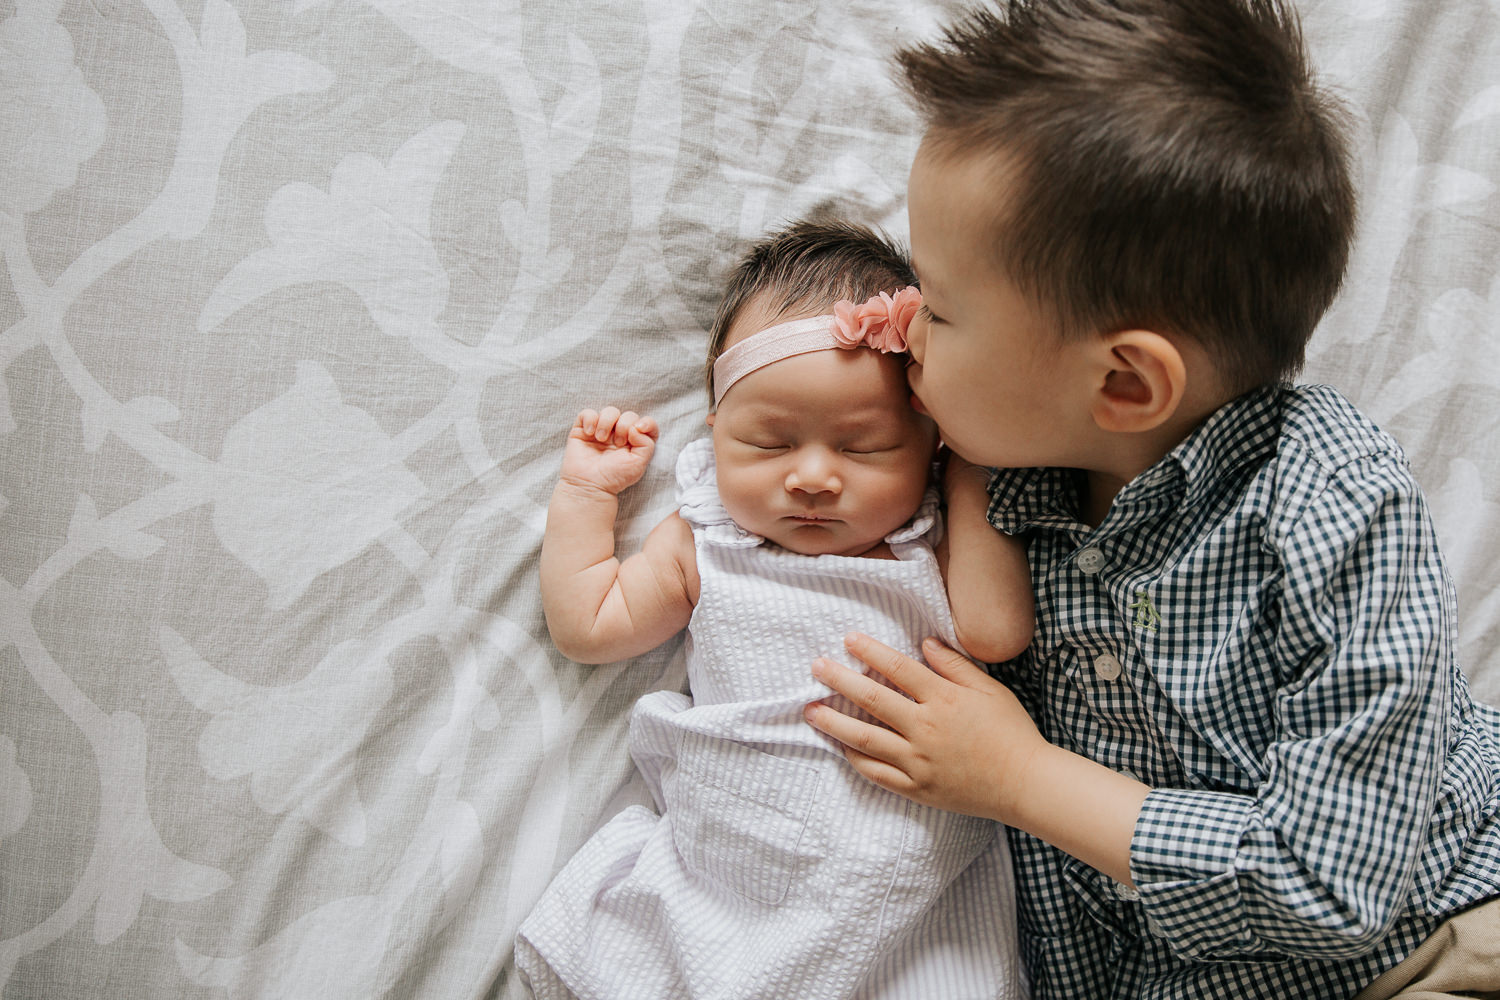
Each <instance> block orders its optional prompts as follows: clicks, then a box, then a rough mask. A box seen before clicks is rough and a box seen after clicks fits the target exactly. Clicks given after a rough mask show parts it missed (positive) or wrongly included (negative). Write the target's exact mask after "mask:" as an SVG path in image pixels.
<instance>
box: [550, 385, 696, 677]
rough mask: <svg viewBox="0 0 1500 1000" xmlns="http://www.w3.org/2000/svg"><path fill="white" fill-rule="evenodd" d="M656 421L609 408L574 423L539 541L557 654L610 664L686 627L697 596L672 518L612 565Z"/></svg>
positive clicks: (687, 535) (687, 547)
mask: <svg viewBox="0 0 1500 1000" xmlns="http://www.w3.org/2000/svg"><path fill="white" fill-rule="evenodd" d="M656 434H657V427H656V421H654V420H652V419H651V418H650V417H639V416H637V415H636V414H634V413H628V412H627V413H621V412H620V411H619V410H618V409H616V408H615V407H612V406H611V407H606V408H605V409H604V410H603V411H602V412H600V413H595V412H594V411H593V410H584V411H583V412H582V413H580V414H579V415H578V418H577V419H576V420H575V421H574V422H573V429H572V430H571V431H570V432H569V433H568V443H567V446H566V448H565V449H564V452H563V464H562V473H561V475H560V476H559V477H558V482H557V486H556V487H555V488H554V489H553V490H552V501H551V503H550V504H548V506H547V529H546V533H545V534H544V535H543V538H542V559H541V578H542V609H543V611H545V612H546V615H547V629H548V631H550V632H551V633H552V641H553V642H554V643H556V644H557V648H558V650H559V652H561V653H562V654H563V655H564V656H566V657H568V658H569V659H570V660H574V661H575V662H578V663H609V662H612V661H614V660H623V659H626V658H628V657H631V656H636V655H638V654H640V653H644V652H646V651H648V650H650V649H654V648H655V647H657V646H659V645H661V644H662V643H663V642H665V641H666V640H667V639H669V638H671V637H672V636H674V635H676V634H677V633H678V632H680V631H682V629H683V628H685V627H686V626H687V623H688V619H689V618H691V617H692V614H693V604H694V603H695V602H696V601H697V597H698V567H697V561H696V559H695V557H694V554H693V537H692V532H691V530H690V529H689V528H688V526H687V525H686V524H685V523H684V522H683V521H682V519H681V518H679V517H678V516H677V515H676V514H675V513H673V514H671V515H669V516H668V517H667V518H666V519H665V520H664V521H662V523H661V524H659V525H657V526H656V527H655V528H654V529H653V530H652V532H651V534H650V535H648V536H647V537H646V541H645V544H644V545H642V547H641V551H640V552H638V553H637V554H635V555H633V556H631V557H630V558H629V559H626V560H625V561H623V562H621V561H620V560H619V559H617V558H616V557H615V515H616V513H617V512H618V510H619V494H620V492H621V491H622V490H624V489H626V488H627V487H629V486H632V485H634V484H635V483H636V482H638V481H639V480H640V478H641V476H642V475H643V474H645V471H646V465H647V464H648V463H649V462H650V461H651V454H652V452H653V451H655V449H656Z"/></svg>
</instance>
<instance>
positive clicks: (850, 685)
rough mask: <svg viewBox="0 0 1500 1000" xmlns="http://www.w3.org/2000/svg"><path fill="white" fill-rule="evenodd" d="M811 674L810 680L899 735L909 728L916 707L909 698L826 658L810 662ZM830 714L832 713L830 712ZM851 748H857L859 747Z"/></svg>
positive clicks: (833, 734) (846, 741) (835, 734)
mask: <svg viewBox="0 0 1500 1000" xmlns="http://www.w3.org/2000/svg"><path fill="white" fill-rule="evenodd" d="M812 673H813V677H815V678H817V679H818V680H819V681H822V682H823V683H824V684H826V685H828V686H829V687H831V688H833V690H834V691H836V692H838V693H839V694H841V695H843V696H844V697H845V698H848V699H849V700H850V701H851V702H853V703H854V704H855V705H856V706H858V707H859V708H862V709H864V710H865V711H866V712H869V713H870V714H871V715H873V716H874V717H875V718H877V719H879V720H880V721H881V722H884V723H885V724H886V725H888V726H890V727H891V728H892V729H894V730H896V731H897V732H898V733H899V732H904V731H905V730H906V729H907V728H909V727H910V725H911V723H912V713H913V712H914V711H915V709H916V703H915V702H913V701H912V700H911V699H909V698H904V697H902V696H901V695H900V694H898V693H897V692H895V691H892V690H891V689H890V688H888V687H886V686H885V685H884V684H880V683H878V682H876V681H873V680H871V679H870V678H868V677H866V676H865V675H864V674H861V673H859V672H858V671H856V670H850V669H849V668H848V667H845V666H843V665H842V664H838V663H835V662H833V661H832V660H829V659H827V658H825V657H819V658H818V659H816V660H814V661H813V671H812ZM830 711H832V710H831V709H830ZM835 714H842V713H835ZM845 718H847V716H845ZM851 721H858V720H851ZM860 725H866V723H860ZM828 735H830V736H838V735H839V734H837V733H831V732H830V733H829V734H828ZM840 738H842V737H840ZM844 742H845V743H848V742H849V741H848V740H844ZM853 745H855V746H859V745H861V744H853Z"/></svg>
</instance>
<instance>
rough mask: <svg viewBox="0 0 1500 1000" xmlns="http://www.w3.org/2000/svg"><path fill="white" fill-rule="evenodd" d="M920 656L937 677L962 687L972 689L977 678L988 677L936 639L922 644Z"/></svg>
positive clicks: (971, 662) (967, 659)
mask: <svg viewBox="0 0 1500 1000" xmlns="http://www.w3.org/2000/svg"><path fill="white" fill-rule="evenodd" d="M922 655H923V656H925V657H926V658H927V664H928V666H930V667H932V669H933V670H934V671H936V672H937V673H938V674H939V675H941V676H943V677H946V678H947V679H948V680H950V681H952V682H953V683H955V684H962V685H963V686H964V687H973V686H974V682H975V681H976V680H978V678H979V677H985V678H988V677H989V674H987V673H985V672H984V671H983V670H982V669H981V668H980V667H979V665H978V664H976V663H975V662H974V661H973V660H971V659H969V658H968V657H967V656H965V655H964V654H962V653H960V652H959V651H958V650H956V649H954V648H953V647H952V646H949V645H947V644H946V643H943V642H940V641H939V640H937V639H931V638H929V639H927V640H926V641H925V642H923V643H922Z"/></svg>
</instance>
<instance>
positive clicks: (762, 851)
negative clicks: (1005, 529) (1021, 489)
mask: <svg viewBox="0 0 1500 1000" xmlns="http://www.w3.org/2000/svg"><path fill="white" fill-rule="evenodd" d="M677 484H678V494H679V501H680V513H681V516H682V517H683V518H684V519H685V520H686V521H687V522H688V523H689V524H690V525H691V527H692V530H693V537H694V541H695V546H696V550H697V558H698V573H699V576H700V578H701V580H702V588H701V591H700V595H699V599H698V604H697V607H696V608H695V609H694V611H693V617H692V621H691V622H690V623H689V625H688V640H687V670H688V683H689V686H690V687H691V689H692V692H693V694H692V698H691V699H689V698H688V697H686V696H684V695H682V694H680V693H678V692H675V691H660V692H656V693H653V694H650V695H647V696H646V697H644V698H642V699H641V700H640V701H639V702H638V703H637V705H636V707H635V711H634V713H633V714H632V716H631V722H630V751H631V755H632V756H633V757H634V758H635V761H636V764H637V766H638V767H639V768H640V770H641V772H642V774H643V775H644V776H645V778H646V782H647V784H648V785H649V787H650V789H651V793H652V795H653V797H654V798H655V801H656V805H657V807H658V809H659V810H660V812H661V815H660V816H658V815H656V814H655V813H653V812H651V811H650V810H649V809H647V808H645V807H643V806H632V807H630V808H627V809H626V810H624V811H623V812H621V813H620V814H619V815H617V816H615V817H614V818H613V819H612V820H610V821H609V822H608V823H607V824H605V826H604V827H603V828H602V829H601V830H600V831H599V832H598V833H597V834H595V835H594V836H593V837H592V838H591V839H590V840H589V841H588V842H587V843H586V844H584V846H583V848H582V849H581V850H580V851H579V852H578V854H577V855H575V856H574V857H573V858H572V860H570V861H569V862H568V864H567V865H566V866H565V867H564V868H563V870H562V871H561V872H560V873H559V874H558V876H557V878H556V879H554V880H553V882H552V884H551V885H550V886H549V887H548V888H547V891H546V892H545V894H544V895H543V897H542V899H541V901H540V902H539V903H538V904H537V907H536V909H535V910H533V911H532V913H531V914H530V915H529V916H528V917H527V918H526V920H525V921H524V922H523V923H522V925H521V928H520V932H519V934H518V935H517V939H516V961H517V964H518V966H519V967H520V969H521V970H522V973H523V975H524V976H525V977H526V979H527V980H528V982H529V984H530V986H531V988H532V990H533V991H534V993H535V994H536V996H538V997H542V998H553V997H569V996H570V995H577V996H579V997H582V998H585V1000H596V998H604V997H610V998H641V1000H664V998H683V1000H719V998H768V1000H781V998H797V1000H822V998H828V1000H832V998H854V997H861V998H863V997H870V998H874V997H879V998H910V1000H935V998H941V1000H968V998H1006V1000H1010V998H1019V997H1023V996H1024V990H1023V987H1022V983H1021V978H1022V974H1021V971H1020V962H1019V959H1018V956H1017V953H1016V947H1017V946H1016V930H1015V903H1014V885H1013V882H1012V877H1011V868H1010V855H1009V852H1008V850H1007V848H1006V838H1005V837H1004V835H1003V832H1002V831H1000V830H999V828H998V826H997V825H996V824H994V823H992V822H990V821H987V820H980V819H975V818H973V817H966V816H959V815H955V814H953V813H946V812H941V811H939V810H936V809H931V808H929V807H926V806H921V805H917V804H916V803H913V802H910V801H908V800H906V799H904V798H902V797H900V796H898V795H895V794H893V793H891V792H887V791H885V790H883V789H881V788H878V787H877V786H875V785H874V784H871V783H870V782H868V781H866V780H865V779H864V778H862V777H860V775H859V774H858V773H856V772H855V771H854V769H853V768H851V767H850V766H849V764H848V763H847V762H846V761H845V759H844V757H843V754H842V752H841V751H840V750H839V749H838V748H837V747H836V745H834V744H833V742H832V741H830V740H828V739H827V738H826V737H824V736H822V735H821V734H820V733H818V732H817V731H816V730H814V729H812V727H810V726H809V725H808V724H807V723H806V722H805V721H804V720H803V718H802V709H803V706H804V705H806V704H807V703H808V702H810V701H816V700H818V699H819V698H823V697H826V696H828V695H829V694H830V693H831V692H830V691H829V690H828V689H827V688H825V687H822V686H821V685H819V684H817V683H816V682H815V681H813V680H812V677H811V675H810V673H809V671H810V668H811V664H812V661H813V659H814V658H815V657H816V656H818V655H836V654H838V653H839V652H840V651H842V649H843V635H844V633H845V632H848V631H850V630H851V629H857V630H859V631H863V632H867V633H869V634H870V635H872V636H874V637H875V638H877V639H880V640H881V641H883V642H885V643H887V644H889V645H891V646H893V647H895V648H896V649H899V650H902V651H904V652H906V653H909V654H916V653H917V648H918V644H919V643H920V642H921V640H922V639H923V638H925V637H926V636H929V635H937V636H939V637H941V638H942V639H944V640H945V641H946V642H949V643H954V642H955V640H954V635H953V623H952V618H951V614H950V612H949V608H948V602H947V598H946V595H945V592H944V588H943V581H942V578H941V576H940V574H939V571H938V567H937V560H936V557H935V556H934V554H933V551H932V546H931V544H930V541H929V538H930V536H931V535H932V534H933V529H934V524H935V522H936V510H937V498H936V494H935V492H934V493H929V496H928V498H927V501H926V502H925V503H924V504H923V506H922V509H921V510H919V511H918V513H917V515H916V516H915V517H914V518H913V519H912V521H911V522H909V523H908V524H907V525H906V526H905V527H903V528H901V529H900V530H898V531H896V532H894V533H892V534H891V535H889V536H887V541H888V542H889V543H890V544H891V548H892V550H893V552H894V553H895V555H896V556H897V559H895V560H882V559H865V558H849V557H844V556H803V555H797V554H795V553H792V552H788V551H786V550H784V549H781V548H779V547H777V546H774V545H768V544H763V540H762V539H761V538H760V537H759V536H757V535H751V534H749V533H747V532H745V531H743V530H742V529H741V528H739V527H738V526H737V525H736V524H734V522H733V521H731V520H730V519H729V516H728V514H726V513H725V511H724V508H723V506H722V505H721V504H720V502H719V496H718V489H717V485H716V483H715V478H714V464H713V448H712V444H711V442H710V441H709V440H708V439H700V440H698V441H695V442H693V443H692V444H690V445H689V446H688V447H687V448H686V449H684V451H683V452H682V455H681V456H680V457H679V459H678V462H677ZM846 708H847V705H846Z"/></svg>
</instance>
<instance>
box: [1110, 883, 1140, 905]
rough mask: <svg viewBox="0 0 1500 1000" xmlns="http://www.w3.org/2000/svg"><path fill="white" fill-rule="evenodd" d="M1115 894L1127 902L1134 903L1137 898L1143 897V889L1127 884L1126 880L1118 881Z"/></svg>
mask: <svg viewBox="0 0 1500 1000" xmlns="http://www.w3.org/2000/svg"><path fill="white" fill-rule="evenodd" d="M1115 895H1116V896H1119V897H1120V898H1121V899H1123V900H1125V902H1127V903H1134V902H1135V901H1136V900H1138V899H1140V898H1141V890H1139V889H1137V888H1136V887H1135V886H1133V885H1126V884H1125V883H1124V882H1116V883H1115Z"/></svg>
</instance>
